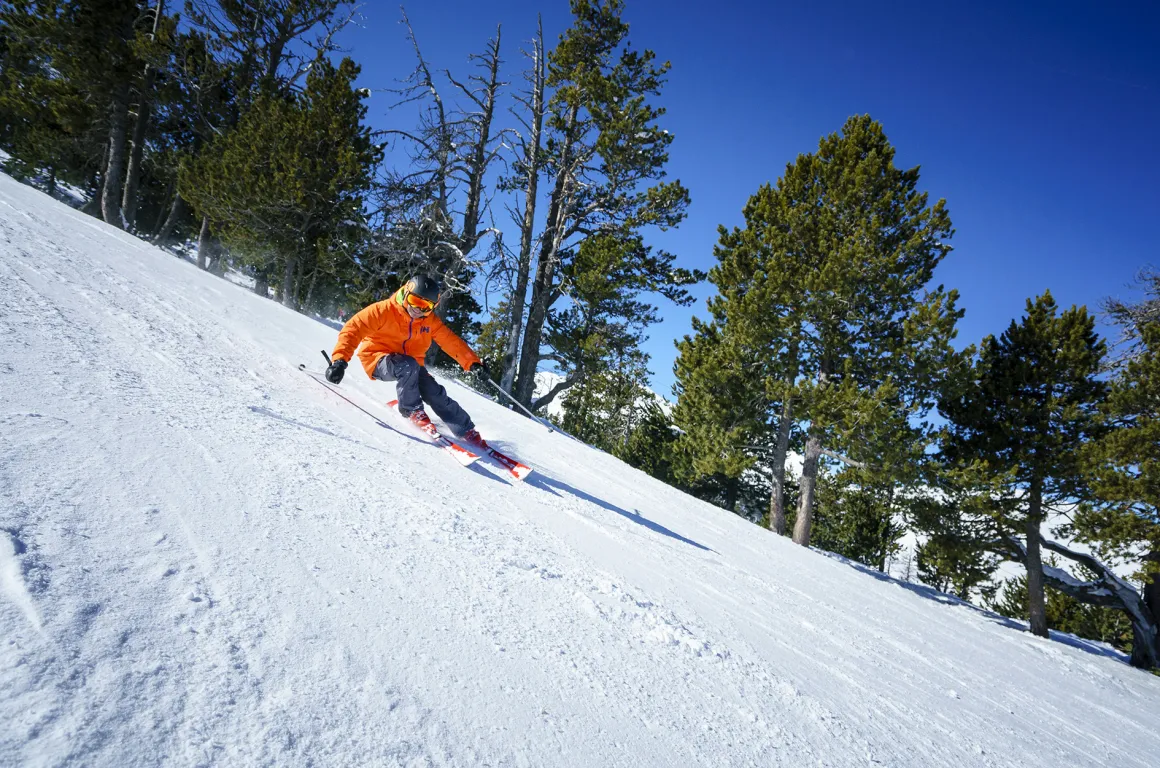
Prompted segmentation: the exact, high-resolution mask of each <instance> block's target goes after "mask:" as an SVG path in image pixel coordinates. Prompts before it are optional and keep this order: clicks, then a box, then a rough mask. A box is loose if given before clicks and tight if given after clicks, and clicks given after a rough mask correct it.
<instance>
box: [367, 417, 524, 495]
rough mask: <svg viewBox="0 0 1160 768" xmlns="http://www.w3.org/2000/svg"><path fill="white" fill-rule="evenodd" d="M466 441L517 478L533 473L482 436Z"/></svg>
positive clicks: (520, 478)
mask: <svg viewBox="0 0 1160 768" xmlns="http://www.w3.org/2000/svg"><path fill="white" fill-rule="evenodd" d="M398 405H399V401H398V400H388V401H387V407H388V408H396V407H397V406H398ZM431 429H432V430H434V429H435V426H434V425H431ZM436 434H438V432H436ZM439 436H440V437H443V436H442V435H439ZM443 439H444V440H448V442H450V440H449V439H448V438H446V437H443ZM459 439H460V440H464V439H463V438H459ZM464 442H465V443H467V444H468V445H470V446H471V447H472V448H477V449H479V450H481V451H483V452H484V453H485V454H487V455H488V456H490V457H491V458H492V460H494V461H495V462H496V463H497V464H499V465H500V466H501V467H503V468H504V469H506V470H507V471H508V473H510V474H511V476H512V477H514V478H515V479H516V480H520V481H523V480H524V479H525V478H527V476H528V475H530V474H532V468H531V467H529V466H528V465H526V464H522V463H520V462H519V461H516V460H515V459H513V458H512V457H511V456H508V455H507V454H505V453H501V452H499V451H497V450H496V449H495V448H492V447H491V446H490V445H489V444H488V442H487V441H486V440H484V439H483V438H482V437H481V438H480V439H479V442H475V441H473V440H464ZM452 444H453V445H454V443H452ZM462 450H466V449H462ZM471 455H472V456H474V455H475V454H471Z"/></svg>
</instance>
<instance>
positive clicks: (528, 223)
mask: <svg viewBox="0 0 1160 768" xmlns="http://www.w3.org/2000/svg"><path fill="white" fill-rule="evenodd" d="M535 45H536V47H535V49H534V56H535V58H534V59H533V62H532V67H533V68H532V120H531V128H532V130H531V135H530V136H529V137H528V143H527V156H526V157H525V158H524V164H525V166H526V168H527V174H528V183H527V187H526V189H525V190H524V220H523V223H522V224H521V225H520V261H519V266H518V267H517V270H516V287H515V291H514V292H513V293H512V297H511V300H510V301H509V302H508V309H509V311H510V312H511V321H510V324H509V327H508V342H507V350H506V351H505V353H504V360H503V376H502V384H503V388H504V389H506V390H507V391H509V392H510V391H511V390H512V384H513V383H514V381H515V377H516V369H517V365H516V362H517V358H516V355H517V353H518V352H519V349H520V339H521V337H522V334H521V331H522V330H523V326H524V303H525V301H526V300H527V293H528V280H529V278H530V276H531V269H532V241H533V239H534V238H533V235H534V234H535V226H536V195H537V190H538V188H539V185H540V165H541V163H542V160H541V156H540V137H541V134H542V132H543V127H544V80H545V74H544V57H543V50H544V27H543V21H542V20H541V22H540V27H539V36H538V37H537V39H536V43H535Z"/></svg>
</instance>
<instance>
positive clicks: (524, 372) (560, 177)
mask: <svg viewBox="0 0 1160 768" xmlns="http://www.w3.org/2000/svg"><path fill="white" fill-rule="evenodd" d="M579 114H580V107H579V106H578V105H573V106H572V108H571V111H570V112H569V114H568V120H567V123H566V125H565V129H564V142H565V147H564V152H563V155H562V157H561V160H560V166H559V168H558V169H557V176H556V184H555V186H554V187H553V188H552V197H551V199H550V200H549V203H548V226H547V227H546V228H545V230H544V236H543V244H542V245H541V246H540V258H539V262H538V263H537V264H536V280H535V282H534V283H533V285H532V303H531V308H530V309H529V311H528V324H527V326H526V327H525V328H524V338H523V345H522V347H521V350H520V363H519V375H518V377H517V379H516V390H515V392H514V394H515V396H516V399H517V400H519V401H520V402H521V403H523V404H524V405H525V406H529V405H531V402H532V392H533V391H534V390H535V388H536V368H537V367H538V366H539V362H540V340H541V339H542V338H543V335H544V320H545V318H547V316H548V305H549V301H550V299H551V295H552V284H553V282H554V281H555V274H556V260H557V258H558V256H559V252H560V246H561V244H562V241H563V239H564V225H565V222H566V220H567V214H566V208H567V200H566V198H567V197H568V196H569V195H570V194H571V183H572V168H571V164H572V160H573V158H572V154H573V146H572V145H573V142H574V141H575V137H574V136H573V135H572V134H573V132H574V131H575V129H576V121H577V119H578V117H579Z"/></svg>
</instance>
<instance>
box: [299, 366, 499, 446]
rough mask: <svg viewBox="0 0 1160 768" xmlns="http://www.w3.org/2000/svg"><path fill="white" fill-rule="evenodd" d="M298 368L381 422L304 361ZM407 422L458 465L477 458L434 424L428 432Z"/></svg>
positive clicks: (380, 421) (380, 420)
mask: <svg viewBox="0 0 1160 768" xmlns="http://www.w3.org/2000/svg"><path fill="white" fill-rule="evenodd" d="M298 370H300V371H302V372H303V373H305V374H306V375H307V376H309V377H310V378H312V379H314V380H315V381H317V382H318V383H319V384H321V385H322V386H324V387H326V388H327V389H328V390H330V391H331V392H333V393H334V394H336V395H338V396H339V397H341V398H342V399H343V400H345V401H347V402H348V403H350V404H351V405H353V406H354V407H355V408H358V409H359V410H360V411H362V412H363V413H365V414H366V415H367V416H370V417H371V418H372V419H374V420H375V421H377V422H379V423H380V424H383V420H382V419H380V418H379V417H378V416H376V415H375V414H373V413H371V412H370V411H368V410H367V409H366V408H363V407H362V406H361V405H359V404H358V403H356V402H355V401H354V400H351V399H350V398H349V397H347V396H346V395H344V394H342V393H341V392H339V391H338V389H336V388H335V386H334V385H333V384H331V383H330V382H328V381H327V380H326V379H325V378H324V377H323V376H322V374H319V373H315V372H314V371H311V370H307V368H306V364H305V363H301V364H299V366H298ZM400 418H401V417H400ZM407 423H408V424H409V425H410V426H411V427H412V429H413V430H414V431H417V432H419V433H420V434H421V435H423V437H425V438H427V439H428V440H429V441H431V442H432V443H433V444H435V445H437V446H439V447H440V448H442V449H443V450H445V451H447V453H449V454H451V458H453V459H455V461H457V462H458V463H459V464H460V465H462V466H464V467H469V466H471V465H472V464H474V463H475V461H476V460H477V459H479V455H478V454H475V453H472V452H471V451H469V450H467V449H466V448H464V447H463V446H461V445H457V444H455V443H453V442H451V441H450V440H448V439H447V438H446V437H444V436H443V435H441V434H439V431H438V430H436V429H435V426H434V425H432V426H431V431H430V432H428V431H426V430H423V429H417V428H416V427H415V425H414V424H411V423H410V422H409V421H408V422H407ZM383 426H384V427H385V426H387V425H386V424H383Z"/></svg>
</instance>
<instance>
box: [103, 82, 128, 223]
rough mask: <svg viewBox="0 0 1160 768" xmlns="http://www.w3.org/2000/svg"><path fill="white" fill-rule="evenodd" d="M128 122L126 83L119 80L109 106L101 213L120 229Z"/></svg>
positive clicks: (123, 221)
mask: <svg viewBox="0 0 1160 768" xmlns="http://www.w3.org/2000/svg"><path fill="white" fill-rule="evenodd" d="M128 123H129V84H128V83H127V82H126V83H121V84H119V85H118V86H117V87H116V88H115V89H114V91H113V101H112V104H111V105H110V107H109V151H108V158H109V160H108V164H107V165H106V166H105V178H104V179H103V181H104V187H103V188H102V189H101V216H102V218H104V220H105V221H106V222H107V223H109V224H112V225H113V226H114V227H119V228H120V229H124V228H125V219H124V216H123V214H122V211H121V191H122V190H121V182H122V180H123V179H124V178H125V134H126V132H127V130H128Z"/></svg>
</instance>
